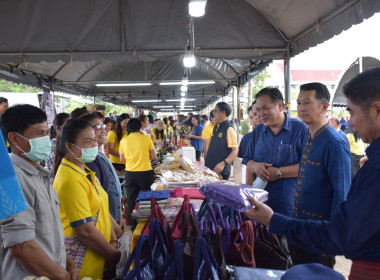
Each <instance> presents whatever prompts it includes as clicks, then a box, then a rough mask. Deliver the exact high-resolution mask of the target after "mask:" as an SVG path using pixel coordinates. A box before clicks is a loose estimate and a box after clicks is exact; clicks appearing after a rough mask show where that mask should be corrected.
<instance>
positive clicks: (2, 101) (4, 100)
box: [0, 96, 8, 104]
mask: <svg viewBox="0 0 380 280" xmlns="http://www.w3.org/2000/svg"><path fill="white" fill-rule="evenodd" d="M4 102H8V99H6V98H5V97H1V96H0V104H3V103H4Z"/></svg>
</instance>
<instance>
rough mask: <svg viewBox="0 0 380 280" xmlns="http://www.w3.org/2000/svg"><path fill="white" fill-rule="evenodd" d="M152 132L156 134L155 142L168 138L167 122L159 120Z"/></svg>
mask: <svg viewBox="0 0 380 280" xmlns="http://www.w3.org/2000/svg"><path fill="white" fill-rule="evenodd" d="M152 133H153V136H154V139H153V141H154V143H161V142H163V141H165V139H166V129H165V123H164V121H162V120H158V121H157V123H156V125H155V126H154V127H153V128H152Z"/></svg>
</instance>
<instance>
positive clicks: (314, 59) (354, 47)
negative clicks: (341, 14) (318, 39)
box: [290, 13, 380, 70]
mask: <svg viewBox="0 0 380 280" xmlns="http://www.w3.org/2000/svg"><path fill="white" fill-rule="evenodd" d="M379 29H380V13H377V14H375V15H373V16H372V17H371V18H369V19H367V20H364V21H363V22H362V23H360V24H358V25H354V26H352V27H351V28H350V29H348V30H346V31H343V32H342V33H340V34H339V35H337V36H335V37H333V38H331V39H330V40H328V41H326V42H324V43H322V44H319V45H317V46H316V47H314V48H310V49H309V50H307V51H305V52H303V53H301V54H299V55H297V56H295V57H293V58H292V59H291V65H290V67H291V69H297V70H309V69H314V70H345V69H347V68H348V66H350V64H351V63H352V62H353V61H354V60H355V59H356V58H358V57H359V56H373V57H376V58H378V59H380V36H379V34H380V32H379Z"/></svg>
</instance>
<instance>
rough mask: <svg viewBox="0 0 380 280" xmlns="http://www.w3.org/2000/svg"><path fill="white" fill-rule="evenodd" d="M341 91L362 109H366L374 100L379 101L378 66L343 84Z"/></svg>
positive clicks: (379, 76) (379, 81) (379, 72)
mask: <svg viewBox="0 0 380 280" xmlns="http://www.w3.org/2000/svg"><path fill="white" fill-rule="evenodd" d="M343 93H344V95H345V96H346V97H347V98H349V99H350V100H351V101H352V103H354V104H356V105H358V106H360V107H362V109H368V108H369V107H370V106H371V104H372V103H373V102H374V101H380V67H376V68H373V69H370V70H367V71H364V72H362V73H360V74H359V75H357V76H356V77H355V78H353V79H352V80H351V81H349V82H348V83H347V84H345V85H344V87H343Z"/></svg>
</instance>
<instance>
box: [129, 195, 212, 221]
mask: <svg viewBox="0 0 380 280" xmlns="http://www.w3.org/2000/svg"><path fill="white" fill-rule="evenodd" d="M196 191H197V193H198V194H199V196H201V198H200V199H197V198H195V199H193V198H192V199H190V202H191V203H192V204H193V205H194V209H195V211H197V212H198V211H199V209H200V207H201V204H202V202H203V199H204V198H205V197H204V196H203V195H201V194H200V193H199V191H198V190H196ZM185 194H186V191H185V190H183V189H182V188H178V189H176V193H175V194H174V195H173V196H172V197H169V191H168V190H164V191H146V192H140V193H139V195H138V197H137V199H136V202H137V203H136V208H135V210H133V213H132V217H133V218H134V219H136V220H137V222H145V221H146V220H147V219H148V217H149V215H150V213H151V209H152V208H151V197H154V198H155V200H156V201H157V204H158V206H159V207H160V209H161V211H162V213H163V215H164V217H165V219H166V221H167V222H168V223H169V224H172V223H173V222H174V219H175V217H176V216H177V214H178V212H179V209H180V208H181V206H182V204H183V201H184V196H185ZM189 197H190V196H189Z"/></svg>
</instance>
